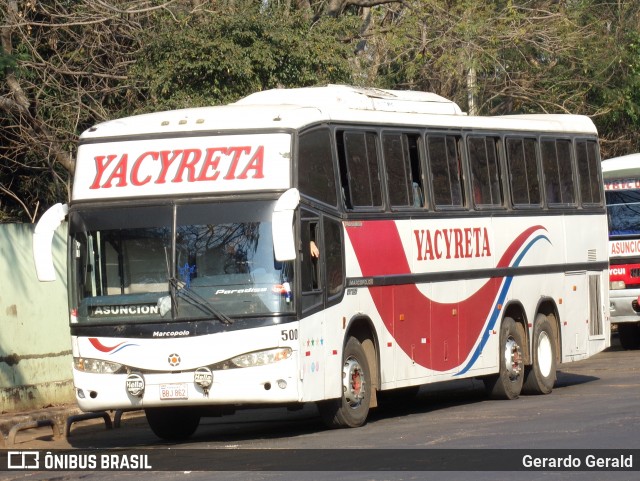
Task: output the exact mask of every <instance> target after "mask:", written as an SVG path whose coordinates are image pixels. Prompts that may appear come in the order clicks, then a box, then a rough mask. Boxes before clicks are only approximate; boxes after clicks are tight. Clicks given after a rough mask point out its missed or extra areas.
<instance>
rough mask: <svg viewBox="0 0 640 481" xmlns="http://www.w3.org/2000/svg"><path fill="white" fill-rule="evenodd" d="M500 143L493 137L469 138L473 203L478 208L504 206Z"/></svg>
mask: <svg viewBox="0 0 640 481" xmlns="http://www.w3.org/2000/svg"><path fill="white" fill-rule="evenodd" d="M498 141H499V139H497V138H493V137H469V138H468V139H467V147H468V149H469V164H470V165H471V183H472V188H473V202H474V204H475V205H476V206H500V205H502V187H501V185H500V166H499V162H498V150H497V143H498Z"/></svg>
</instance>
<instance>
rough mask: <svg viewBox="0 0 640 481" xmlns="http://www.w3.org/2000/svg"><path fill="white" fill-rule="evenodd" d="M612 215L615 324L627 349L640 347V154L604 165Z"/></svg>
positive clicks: (612, 298) (612, 313) (611, 266)
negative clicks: (639, 299)
mask: <svg viewBox="0 0 640 481" xmlns="http://www.w3.org/2000/svg"><path fill="white" fill-rule="evenodd" d="M602 175H603V176H604V182H605V198H606V203H607V211H608V214H609V262H610V268H609V281H610V282H609V288H610V292H609V297H610V301H611V308H610V309H611V313H610V315H611V323H612V324H613V325H615V326H616V327H617V329H618V336H619V339H620V344H621V345H622V347H623V348H625V349H638V348H640V306H638V296H640V154H630V155H625V156H622V157H615V158H612V159H607V160H605V161H603V162H602Z"/></svg>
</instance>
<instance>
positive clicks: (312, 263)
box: [300, 211, 327, 312]
mask: <svg viewBox="0 0 640 481" xmlns="http://www.w3.org/2000/svg"><path fill="white" fill-rule="evenodd" d="M311 215H314V216H315V214H313V213H311V212H308V211H303V212H302V224H301V229H300V242H301V246H300V247H301V249H302V252H301V255H300V282H301V290H302V292H301V302H302V311H303V312H304V311H308V310H309V309H313V308H317V307H318V306H320V305H321V304H322V300H323V295H322V283H321V281H320V275H321V266H322V263H323V262H325V258H326V257H327V256H326V255H325V253H324V248H323V244H322V239H321V237H320V224H319V219H318V218H317V217H313V218H310V216H311Z"/></svg>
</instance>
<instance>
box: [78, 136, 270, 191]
mask: <svg viewBox="0 0 640 481" xmlns="http://www.w3.org/2000/svg"><path fill="white" fill-rule="evenodd" d="M94 160H95V163H96V176H95V178H94V179H93V182H92V184H91V186H90V187H89V189H109V188H111V187H127V186H128V185H133V186H136V187H140V186H143V185H145V184H148V183H150V182H151V183H154V184H165V183H167V182H171V183H181V182H210V181H217V180H236V179H240V180H242V179H248V178H252V179H262V178H264V170H263V169H264V146H263V145H259V146H257V147H255V148H252V147H251V146H231V147H209V148H204V149H197V148H194V149H176V150H159V151H147V152H145V153H143V154H142V155H140V156H138V157H136V158H133V157H132V158H129V154H128V153H126V152H125V153H123V154H108V155H97V156H95V157H94ZM172 166H173V168H172ZM170 171H171V172H175V173H174V174H170ZM142 172H144V173H142Z"/></svg>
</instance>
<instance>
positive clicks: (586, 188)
mask: <svg viewBox="0 0 640 481" xmlns="http://www.w3.org/2000/svg"><path fill="white" fill-rule="evenodd" d="M576 160H577V162H578V175H579V177H580V197H581V198H582V205H585V204H586V205H589V204H591V205H598V206H599V205H602V188H601V187H600V185H601V184H600V174H599V170H598V164H599V159H598V144H597V143H596V142H593V141H584V140H579V141H577V142H576Z"/></svg>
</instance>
